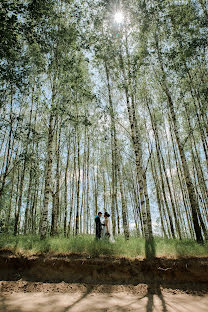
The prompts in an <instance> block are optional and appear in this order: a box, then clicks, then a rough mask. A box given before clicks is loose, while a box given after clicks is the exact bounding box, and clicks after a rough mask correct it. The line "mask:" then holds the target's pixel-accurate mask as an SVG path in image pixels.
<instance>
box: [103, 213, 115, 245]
mask: <svg viewBox="0 0 208 312" xmlns="http://www.w3.org/2000/svg"><path fill="white" fill-rule="evenodd" d="M104 218H105V221H104V233H103V236H104V238H105V239H108V240H109V242H111V243H114V242H115V240H114V238H113V228H112V221H111V219H110V215H109V213H108V212H105V213H104Z"/></svg>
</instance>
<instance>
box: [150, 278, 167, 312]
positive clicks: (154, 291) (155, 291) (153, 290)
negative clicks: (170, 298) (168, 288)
mask: <svg viewBox="0 0 208 312" xmlns="http://www.w3.org/2000/svg"><path fill="white" fill-rule="evenodd" d="M154 295H156V296H157V297H158V298H159V299H160V301H161V304H162V309H161V310H160V311H161V312H168V310H167V307H166V303H165V300H164V298H163V295H162V292H161V287H160V284H158V285H157V284H155V285H148V288H147V298H148V301H147V306H146V312H152V311H153V309H154V302H153V298H154Z"/></svg>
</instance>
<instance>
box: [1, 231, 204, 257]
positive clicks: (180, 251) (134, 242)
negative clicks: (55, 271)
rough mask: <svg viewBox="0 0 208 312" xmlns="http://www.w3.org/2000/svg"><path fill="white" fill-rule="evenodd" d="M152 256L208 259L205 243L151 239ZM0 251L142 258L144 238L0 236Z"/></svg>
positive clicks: (27, 254) (27, 253)
mask: <svg viewBox="0 0 208 312" xmlns="http://www.w3.org/2000/svg"><path fill="white" fill-rule="evenodd" d="M154 244H155V250H156V253H155V256H156V257H166V258H181V257H182V258H183V257H184V258H187V257H208V243H207V242H206V243H205V244H202V245H200V244H197V243H196V242H195V241H193V240H190V239H184V240H178V239H164V238H161V237H155V239H154ZM0 248H1V249H3V250H5V249H6V250H11V251H12V252H14V253H21V254H23V255H26V256H30V255H35V254H39V253H42V254H48V253H49V254H50V253H53V254H70V253H78V254H86V255H87V256H91V257H96V256H114V257H127V258H135V257H138V258H145V239H144V238H142V237H136V236H131V237H130V239H129V240H127V241H126V240H125V239H124V237H123V236H122V235H120V236H118V237H117V238H116V239H115V243H109V242H106V241H102V240H100V241H96V240H95V238H94V235H78V236H71V237H69V238H65V237H63V236H59V237H48V238H46V239H45V240H41V239H40V237H39V236H35V235H18V236H13V235H5V234H1V235H0Z"/></svg>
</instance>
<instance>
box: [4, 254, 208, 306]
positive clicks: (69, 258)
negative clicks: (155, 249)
mask: <svg viewBox="0 0 208 312" xmlns="http://www.w3.org/2000/svg"><path fill="white" fill-rule="evenodd" d="M0 311H2V312H11V311H12V312H68V311H74V312H75V311H79V312H82V311H83V312H86V311H90V312H94V311H98V312H101V311H102V312H104V311H109V312H114V311H119V312H125V311H140V312H143V311H145V312H159V311H162V312H186V311H191V312H192V311H193V312H205V311H206V312H207V311H208V259H207V258H203V259H197V258H195V259H152V260H150V261H149V260H148V261H147V260H139V259H124V258H110V257H106V258H105V257H104V258H103V257H97V258H89V257H87V256H83V255H34V256H30V257H26V256H22V255H16V254H13V253H10V252H9V253H8V252H5V251H3V252H2V253H1V252H0Z"/></svg>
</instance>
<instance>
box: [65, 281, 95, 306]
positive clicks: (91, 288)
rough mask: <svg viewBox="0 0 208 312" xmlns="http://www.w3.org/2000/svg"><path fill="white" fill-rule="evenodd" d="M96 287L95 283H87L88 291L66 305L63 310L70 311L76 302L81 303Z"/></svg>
mask: <svg viewBox="0 0 208 312" xmlns="http://www.w3.org/2000/svg"><path fill="white" fill-rule="evenodd" d="M93 289H94V286H93V285H87V291H86V292H85V293H84V294H83V295H82V296H81V297H80V298H79V299H78V300H76V301H75V302H74V303H72V304H70V305H69V306H67V307H65V308H64V309H63V311H62V312H68V311H70V310H71V309H72V308H73V307H74V306H75V305H76V304H78V303H80V302H81V301H82V300H83V299H85V298H86V297H87V296H88V295H89V294H90V293H91V292H92V291H93Z"/></svg>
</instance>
